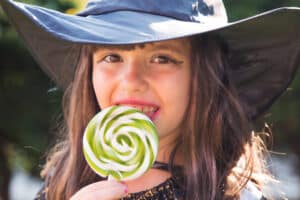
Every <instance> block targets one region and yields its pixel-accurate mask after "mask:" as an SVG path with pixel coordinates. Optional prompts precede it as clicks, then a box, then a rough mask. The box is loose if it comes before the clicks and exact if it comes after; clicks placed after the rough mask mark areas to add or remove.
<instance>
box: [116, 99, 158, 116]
mask: <svg viewBox="0 0 300 200" xmlns="http://www.w3.org/2000/svg"><path fill="white" fill-rule="evenodd" d="M113 104H114V105H123V106H130V107H133V108H136V109H138V110H140V111H142V112H143V113H144V114H145V115H147V116H148V117H149V118H150V119H151V120H152V121H153V120H155V119H156V118H157V116H158V113H159V106H158V105H157V104H155V103H151V102H146V101H143V100H136V99H125V100H124V99H123V100H118V101H115V102H114V103H113Z"/></svg>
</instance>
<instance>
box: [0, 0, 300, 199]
mask: <svg viewBox="0 0 300 200" xmlns="http://www.w3.org/2000/svg"><path fill="white" fill-rule="evenodd" d="M1 5H2V7H3V8H4V10H5V12H6V13H7V15H8V17H9V18H10V20H11V21H12V23H13V24H14V25H15V26H16V27H17V30H18V31H19V33H20V35H21V37H23V39H24V41H25V42H26V44H27V46H28V47H29V49H30V50H31V52H32V53H33V55H34V56H35V58H36V59H37V60H38V61H39V62H40V63H41V65H42V67H43V69H44V70H45V71H46V72H47V73H48V74H49V75H50V76H51V77H52V78H53V79H54V80H55V81H56V82H57V83H58V85H59V86H61V87H62V88H64V89H65V96H64V99H63V105H64V116H65V123H66V126H65V128H63V129H62V132H63V134H64V135H65V138H64V140H63V141H61V142H60V143H59V144H57V145H56V147H55V148H53V150H52V152H51V153H50V154H49V159H48V160H47V163H46V165H45V168H44V170H43V171H42V176H43V177H44V178H45V184H44V187H43V189H42V190H41V192H40V193H39V194H38V195H37V199H47V200H48V199H50V200H51V199H71V200H78V199H105V200H109V199H196V200H197V199H207V200H214V199H217V200H219V199H263V198H264V195H263V194H262V187H263V186H264V185H265V184H266V182H267V181H268V180H271V176H270V175H269V173H268V171H267V169H266V166H265V160H264V144H263V142H262V141H261V139H260V137H259V136H257V135H255V134H253V133H252V127H251V124H252V122H253V120H254V119H256V118H257V117H259V116H260V115H262V114H263V112H265V111H266V110H267V109H268V108H269V107H270V105H271V104H272V102H273V101H274V100H275V99H276V97H278V96H279V95H280V94H281V93H282V92H283V91H284V90H285V89H286V87H287V85H288V84H289V83H290V82H291V80H292V78H293V76H294V74H295V72H296V70H297V67H298V66H299V65H300V58H299V55H300V54H299V42H300V38H299V37H296V36H297V34H298V35H299V33H300V28H299V26H298V25H297V20H296V19H299V17H300V11H299V10H298V9H296V8H294V9H287V8H285V9H278V10H275V11H272V12H268V13H265V14H262V15H260V16H256V17H252V18H249V19H247V20H243V21H240V22H236V23H234V24H227V23H226V12H225V10H224V6H223V4H222V2H221V1H220V0H215V1H195V0H187V1H180V0H173V1H167V0H159V1H142V0H130V1H129V0H128V1H127V0H124V1H115V0H110V1H105V0H94V1H90V2H89V4H88V5H87V7H86V9H85V10H84V11H83V12H81V13H79V14H78V15H77V16H70V15H65V14H62V13H58V12H55V11H52V10H48V9H44V8H40V7H34V6H29V5H25V4H20V3H14V2H10V1H1ZM20 17H21V18H20ZM287 18H289V22H290V23H289V25H287V23H285V19H287ZM274 22H276V24H275V23H274ZM271 27H272V29H271ZM258 33H259V34H258ZM33 34H34V35H35V36H36V37H32V35H33ZM274 55H275V56H274ZM283 72H284V73H283ZM112 105H129V106H133V107H136V108H138V109H140V110H142V111H143V112H144V113H145V114H147V115H148V116H149V117H150V118H151V119H152V121H153V122H154V124H155V125H156V128H157V130H158V135H159V139H160V146H159V152H158V156H157V162H156V163H155V165H154V166H153V167H152V168H151V169H150V170H149V171H147V172H146V173H145V174H144V175H142V176H141V177H139V178H137V179H134V180H131V181H125V182H118V181H112V180H105V179H103V178H101V177H99V176H97V175H96V174H95V173H94V172H93V171H92V170H91V169H90V167H89V166H88V165H87V163H86V161H85V160H84V157H83V153H82V137H83V132H84V129H85V127H86V125H87V123H88V122H89V120H90V119H91V118H92V117H93V116H94V115H95V114H96V113H97V112H99V111H101V109H104V108H106V107H109V106H112Z"/></svg>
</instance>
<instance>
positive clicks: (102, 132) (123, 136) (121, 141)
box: [83, 106, 159, 180]
mask: <svg viewBox="0 0 300 200" xmlns="http://www.w3.org/2000/svg"><path fill="white" fill-rule="evenodd" d="M158 144H159V141H158V136H157V131H156V128H155V126H154V124H153V123H152V121H151V120H150V119H149V118H148V117H147V116H146V115H145V114H143V113H142V112H141V111H139V110H137V109H135V108H131V107H128V106H112V107H109V108H106V109H104V110H102V111H101V112H99V113H98V114H96V115H95V116H94V118H93V119H92V120H91V121H90V122H89V123H88V125H87V127H86V129H85V133H84V136H83V152H84V156H85V159H86V160H87V163H88V164H89V165H90V167H91V168H92V169H93V170H94V171H95V172H96V173H97V174H99V175H100V176H102V177H108V178H113V179H116V180H131V179H135V178H137V177H139V176H141V175H142V174H144V173H145V172H146V171H147V170H148V169H149V168H150V167H151V166H152V165H153V163H154V161H155V159H156V156H157V151H158Z"/></svg>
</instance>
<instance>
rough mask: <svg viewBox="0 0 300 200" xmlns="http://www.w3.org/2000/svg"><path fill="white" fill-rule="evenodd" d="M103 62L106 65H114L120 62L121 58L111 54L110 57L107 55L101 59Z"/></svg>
mask: <svg viewBox="0 0 300 200" xmlns="http://www.w3.org/2000/svg"><path fill="white" fill-rule="evenodd" d="M103 61H105V62H107V63H115V62H120V61H122V58H121V57H120V56H119V55H117V54H111V55H107V56H105V57H104V58H103Z"/></svg>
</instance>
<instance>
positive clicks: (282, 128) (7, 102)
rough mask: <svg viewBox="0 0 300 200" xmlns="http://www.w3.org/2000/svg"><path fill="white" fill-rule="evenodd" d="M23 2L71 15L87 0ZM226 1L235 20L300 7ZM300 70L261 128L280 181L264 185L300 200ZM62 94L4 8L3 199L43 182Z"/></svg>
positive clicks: (19, 199) (20, 198)
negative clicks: (266, 130)
mask: <svg viewBox="0 0 300 200" xmlns="http://www.w3.org/2000/svg"><path fill="white" fill-rule="evenodd" d="M22 2H26V3H31V4H35V5H41V6H44V7H48V8H52V9H56V10H59V11H62V12H66V13H69V14H74V13H76V12H78V11H79V10H80V9H82V8H83V7H84V5H85V4H86V1H85V0H24V1H22ZM224 2H225V5H226V7H227V9H228V12H229V13H228V15H229V19H230V21H234V20H238V19H241V18H244V17H248V16H251V15H253V14H257V13H259V12H263V11H266V10H269V9H273V8H276V7H280V6H300V0H240V1H236V0H226V1H224ZM287 23H288V22H287ZM299 25H300V19H299ZM299 37H300V36H299ZM299 48H300V47H299ZM274 56H276V55H274ZM299 73H300V72H299ZM299 73H298V75H297V77H296V79H295V81H294V82H293V84H292V85H291V86H290V88H289V89H288V90H287V91H286V92H285V93H284V94H283V96H282V97H281V99H280V100H279V101H278V102H276V104H275V105H274V106H273V108H272V110H270V111H269V112H268V113H267V114H266V115H265V117H263V118H262V119H261V120H260V121H259V123H258V127H257V128H258V130H260V129H262V128H263V127H262V124H264V122H267V123H268V124H269V126H270V127H271V128H272V130H273V144H272V145H271V147H270V148H271V150H272V153H271V155H272V158H271V161H270V163H269V166H270V169H271V170H272V171H273V173H274V174H275V176H276V178H277V179H278V180H279V182H278V183H277V184H274V185H272V187H271V188H266V189H265V190H269V191H272V192H273V193H274V195H275V196H276V198H277V199H281V197H283V196H286V197H288V198H289V199H291V200H299V199H300V190H299V188H300V170H299V169H300V167H299V166H300V164H299V157H300V147H299V142H300V123H299V119H300V74H299ZM61 93H62V92H61V91H60V90H56V88H55V84H54V83H53V82H51V81H50V80H49V79H48V78H47V77H46V76H45V75H44V73H43V72H42V71H41V70H40V68H39V67H38V65H37V64H36V63H35V61H34V60H33V59H32V57H31V56H30V54H29V53H28V51H27V50H26V48H25V47H24V45H23V43H22V42H21V41H20V40H19V38H18V36H17V34H16V32H15V30H14V29H12V28H11V26H10V24H9V23H8V22H7V19H6V17H5V15H4V14H3V11H2V10H1V9H0V200H1V199H2V200H6V199H12V200H26V199H33V197H34V195H35V194H36V193H37V191H38V190H39V188H40V187H41V183H42V181H41V179H40V178H39V173H40V171H41V168H42V166H43V164H44V162H45V155H46V154H45V152H46V151H47V150H49V148H50V147H51V146H52V145H53V144H54V143H55V132H56V129H55V126H56V124H57V121H59V119H60V118H61V116H60V109H61V108H60V100H61ZM274 188H275V189H274Z"/></svg>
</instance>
